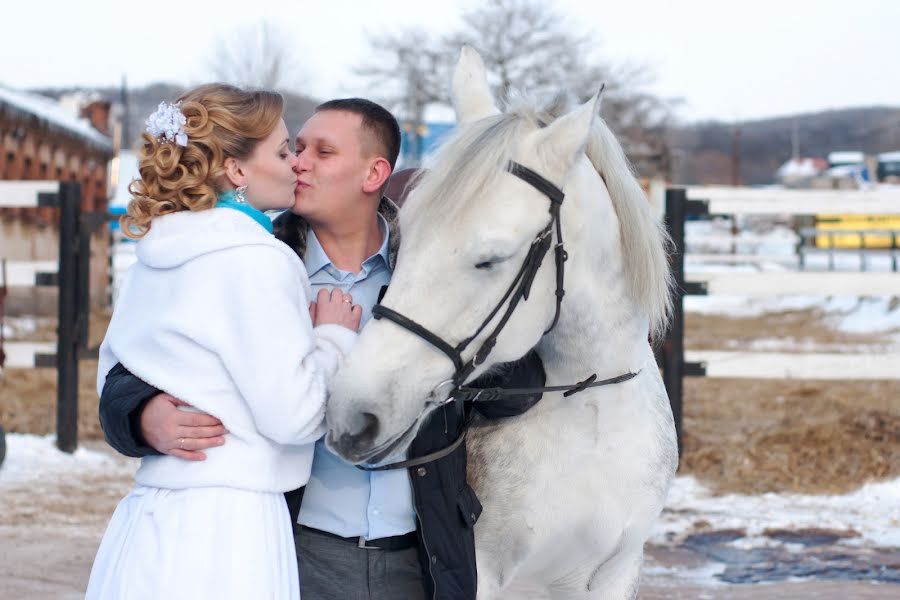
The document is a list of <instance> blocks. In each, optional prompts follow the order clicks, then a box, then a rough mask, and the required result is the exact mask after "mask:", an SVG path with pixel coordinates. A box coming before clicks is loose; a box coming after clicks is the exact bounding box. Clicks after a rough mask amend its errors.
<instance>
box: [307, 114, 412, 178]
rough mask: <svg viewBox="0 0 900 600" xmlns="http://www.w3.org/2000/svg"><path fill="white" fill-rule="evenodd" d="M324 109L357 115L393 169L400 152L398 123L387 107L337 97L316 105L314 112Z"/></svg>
mask: <svg viewBox="0 0 900 600" xmlns="http://www.w3.org/2000/svg"><path fill="white" fill-rule="evenodd" d="M324 110H342V111H344V112H349V113H353V114H356V115H359V116H360V117H361V118H362V127H363V129H364V130H366V131H368V132H369V133H371V134H372V135H373V136H374V138H375V139H376V141H377V142H378V143H379V144H380V145H381V151H382V152H383V154H384V158H385V159H387V161H388V162H389V163H391V170H393V169H394V167H395V166H396V165H397V156H398V155H399V154H400V125H398V124H397V119H395V118H394V115H392V114H391V113H390V112H389V111H388V110H387V109H385V108H384V107H383V106H381V105H379V104H376V103H374V102H372V101H371V100H366V99H364V98H339V99H337V100H329V101H328V102H323V103H322V104H320V105H318V106H317V107H316V112H322V111H324Z"/></svg>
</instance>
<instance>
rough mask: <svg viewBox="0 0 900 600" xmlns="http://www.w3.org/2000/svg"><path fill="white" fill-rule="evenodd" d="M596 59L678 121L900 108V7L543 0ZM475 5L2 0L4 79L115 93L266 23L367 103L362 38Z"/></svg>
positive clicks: (312, 83)
mask: <svg viewBox="0 0 900 600" xmlns="http://www.w3.org/2000/svg"><path fill="white" fill-rule="evenodd" d="M548 2H550V3H551V4H552V5H554V6H555V7H556V9H557V11H558V12H560V13H562V14H563V15H566V16H568V17H569V18H570V19H571V23H573V30H574V29H578V28H581V29H582V30H587V31H590V32H591V33H592V34H593V39H595V40H596V45H597V48H598V52H599V55H601V56H602V57H603V58H604V59H606V60H609V61H612V62H622V61H632V62H641V63H646V64H648V65H649V66H650V67H651V68H652V69H653V71H654V72H655V73H656V76H657V82H656V83H655V85H654V86H653V87H652V88H651V89H653V90H654V91H656V92H657V93H659V94H661V95H664V96H667V97H678V98H682V99H683V100H684V106H683V108H682V109H681V111H680V114H681V116H682V117H684V118H686V119H706V118H716V119H722V120H735V119H752V118H758V117H767V116H774V115H782V114H789V113H796V112H808V111H817V110H822V109H828V108H844V107H848V106H863V105H874V104H879V105H892V106H898V105H900V77H898V76H897V73H898V59H900V35H898V33H900V1H896V0H854V1H852V2H848V1H839V0H817V1H813V0H753V1H752V2H736V1H734V0H732V1H729V0H680V1H677V2H675V1H666V0H618V1H613V2H610V1H607V0H580V1H579V0H548ZM478 4H479V3H478V2H476V1H475V0H444V1H442V2H429V1H425V0H418V1H416V0H381V1H378V0H326V1H319V2H308V1H306V0H216V1H206V0H200V1H195V0H151V1H150V2H140V3H137V2H129V1H127V0H77V1H71V0H58V1H47V0H3V1H2V3H0V15H2V22H3V24H4V27H3V32H2V35H0V84H4V85H7V86H10V87H18V88H21V87H38V86H64V85H65V86H68V85H117V84H118V83H119V82H120V81H121V78H122V76H123V75H125V76H127V78H128V81H129V83H130V84H133V85H141V84H145V83H149V82H153V81H171V82H178V83H186V84H190V83H200V82H203V81H207V80H209V79H211V77H212V76H211V73H210V71H209V68H208V64H209V63H208V61H209V56H210V54H211V52H212V50H213V48H214V47H215V40H216V38H217V36H221V35H222V34H224V33H227V32H229V31H232V30H234V29H235V28H237V27H239V26H242V25H247V24H249V23H254V22H257V21H261V20H269V21H272V22H276V23H278V24H279V25H281V26H283V27H285V28H287V29H289V30H290V31H292V32H293V33H294V34H295V36H296V38H295V39H296V48H297V51H298V57H299V59H300V61H301V62H302V64H303V65H304V70H305V71H306V72H305V77H304V79H305V81H306V82H307V83H306V85H305V87H304V89H302V90H299V91H303V92H305V93H307V94H309V95H312V96H314V97H317V98H327V97H333V96H338V95H346V94H354V95H367V94H369V93H370V90H366V89H364V88H360V87H359V86H358V84H357V83H356V82H355V80H354V77H353V76H352V74H351V70H352V68H353V65H355V64H359V63H360V62H361V61H363V60H364V59H365V57H366V53H367V47H368V46H367V34H369V33H373V32H379V31H383V30H385V29H388V28H394V29H396V28H404V27H407V26H414V27H417V28H421V29H422V30H424V31H426V32H430V33H433V34H435V35H438V34H440V33H442V32H444V31H446V30H448V29H450V28H452V27H453V26H454V25H456V24H458V22H459V15H460V13H461V12H462V11H464V10H465V9H467V8H471V7H473V6H477V5H478Z"/></svg>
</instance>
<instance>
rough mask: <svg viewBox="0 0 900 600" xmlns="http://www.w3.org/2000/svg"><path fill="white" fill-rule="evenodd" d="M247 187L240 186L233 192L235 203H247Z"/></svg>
mask: <svg viewBox="0 0 900 600" xmlns="http://www.w3.org/2000/svg"><path fill="white" fill-rule="evenodd" d="M246 194H247V186H246V185H242V186H241V187H239V188H237V189H236V190H234V200H235V202H240V203H241V204H246V203H247V196H246Z"/></svg>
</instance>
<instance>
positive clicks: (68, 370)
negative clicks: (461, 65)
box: [56, 181, 82, 453]
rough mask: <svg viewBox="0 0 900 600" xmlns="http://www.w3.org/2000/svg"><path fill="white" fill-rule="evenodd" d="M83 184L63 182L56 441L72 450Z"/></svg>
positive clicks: (75, 416) (75, 420)
mask: <svg viewBox="0 0 900 600" xmlns="http://www.w3.org/2000/svg"><path fill="white" fill-rule="evenodd" d="M80 215H81V188H80V186H79V184H78V183H77V182H74V181H68V182H62V183H60V184H59V313H58V314H59V331H58V333H57V348H56V361H57V365H56V366H57V378H56V386H57V389H56V445H57V447H58V448H59V449H60V450H62V451H63V452H68V453H72V452H74V451H75V449H76V448H77V447H78V347H79V341H80V340H79V337H80V332H79V328H80V324H79V323H78V312H79V304H80V298H79V296H80V293H79V289H78V288H79V287H80V286H79V279H80V277H79V275H80V274H79V271H80V270H81V269H80V268H79V263H80V262H81V260H80V257H79V254H80V253H81V250H82V248H81V243H80V242H79V237H80V236H79V227H80V221H81V219H80Z"/></svg>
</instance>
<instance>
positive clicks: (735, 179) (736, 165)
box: [731, 123, 741, 186]
mask: <svg viewBox="0 0 900 600" xmlns="http://www.w3.org/2000/svg"><path fill="white" fill-rule="evenodd" d="M731 185H733V186H739V185H741V126H740V125H739V124H737V123H736V124H735V125H734V128H732V130H731Z"/></svg>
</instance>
